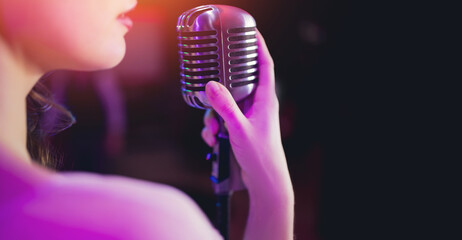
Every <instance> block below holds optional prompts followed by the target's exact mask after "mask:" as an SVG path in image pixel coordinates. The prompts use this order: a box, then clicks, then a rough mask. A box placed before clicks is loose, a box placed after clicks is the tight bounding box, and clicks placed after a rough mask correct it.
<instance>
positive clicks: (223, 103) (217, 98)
mask: <svg viewBox="0 0 462 240" xmlns="http://www.w3.org/2000/svg"><path fill="white" fill-rule="evenodd" d="M205 93H206V94H207V98H208V100H209V103H210V105H212V107H213V109H214V110H215V111H216V112H217V113H218V114H219V115H220V116H221V117H222V118H223V120H224V121H225V122H226V126H228V127H234V126H239V125H240V124H242V123H243V122H244V121H245V120H246V118H245V116H244V114H242V112H241V110H240V109H239V107H238V106H237V104H236V102H235V101H234V98H233V96H232V95H231V93H230V92H229V91H228V89H226V88H225V87H224V86H223V85H221V84H220V83H217V82H215V81H210V82H208V83H207V85H206V86H205Z"/></svg>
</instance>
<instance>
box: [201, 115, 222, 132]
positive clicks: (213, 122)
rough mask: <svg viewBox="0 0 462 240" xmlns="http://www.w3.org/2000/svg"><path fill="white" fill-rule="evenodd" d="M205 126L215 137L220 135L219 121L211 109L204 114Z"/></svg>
mask: <svg viewBox="0 0 462 240" xmlns="http://www.w3.org/2000/svg"><path fill="white" fill-rule="evenodd" d="M204 125H205V126H206V127H207V128H208V129H209V130H210V131H211V132H212V134H213V135H216V134H217V133H218V130H219V129H218V128H219V125H218V120H217V118H216V115H215V112H214V111H213V110H211V109H207V110H206V111H205V114H204Z"/></svg>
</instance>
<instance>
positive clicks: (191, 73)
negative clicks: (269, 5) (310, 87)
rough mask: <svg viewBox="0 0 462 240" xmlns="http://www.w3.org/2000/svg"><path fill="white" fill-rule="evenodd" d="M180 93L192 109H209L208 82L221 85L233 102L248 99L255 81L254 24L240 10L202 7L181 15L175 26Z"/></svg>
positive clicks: (255, 48)
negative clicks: (206, 91) (229, 94)
mask: <svg viewBox="0 0 462 240" xmlns="http://www.w3.org/2000/svg"><path fill="white" fill-rule="evenodd" d="M177 31H178V35H179V36H178V40H179V44H178V47H179V60H180V70H181V72H180V76H181V91H182V94H183V98H184V99H185V101H186V102H187V103H188V104H189V105H190V106H193V107H196V108H201V109H204V108H211V106H210V104H209V102H208V100H207V97H206V95H205V85H206V84H207V82H209V81H217V82H220V83H221V84H223V85H224V86H225V87H226V88H227V89H228V90H229V91H230V92H231V94H232V95H233V97H234V100H236V102H240V101H242V100H243V99H245V98H246V97H247V96H249V95H250V94H251V93H252V92H253V91H254V89H255V88H256V85H257V84H256V83H257V81H258V59H257V58H258V53H257V38H256V23H255V20H254V19H253V17H252V16H251V15H250V14H249V13H247V12H245V11H244V10H242V9H239V8H236V7H232V6H226V5H204V6H199V7H196V8H193V9H190V10H188V11H186V12H184V13H183V14H182V15H181V16H180V17H179V18H178V23H177Z"/></svg>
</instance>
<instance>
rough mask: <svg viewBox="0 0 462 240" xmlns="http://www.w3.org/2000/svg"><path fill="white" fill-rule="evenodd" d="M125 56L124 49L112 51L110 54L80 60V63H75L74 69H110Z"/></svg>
mask: <svg viewBox="0 0 462 240" xmlns="http://www.w3.org/2000/svg"><path fill="white" fill-rule="evenodd" d="M124 56H125V49H124V51H119V52H112V53H111V54H105V55H102V56H99V57H97V56H94V57H93V58H91V59H86V60H82V61H81V62H80V64H77V66H75V68H74V69H72V70H77V71H97V70H104V69H110V68H113V67H115V66H117V65H118V64H119V63H120V62H121V61H122V59H123V58H124Z"/></svg>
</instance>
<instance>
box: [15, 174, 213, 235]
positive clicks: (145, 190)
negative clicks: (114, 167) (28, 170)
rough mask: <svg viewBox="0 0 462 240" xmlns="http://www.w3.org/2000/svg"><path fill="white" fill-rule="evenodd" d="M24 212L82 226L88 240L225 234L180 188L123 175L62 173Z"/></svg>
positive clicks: (47, 220) (40, 190) (43, 220)
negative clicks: (218, 229)
mask: <svg viewBox="0 0 462 240" xmlns="http://www.w3.org/2000/svg"><path fill="white" fill-rule="evenodd" d="M22 212H23V213H24V214H26V215H27V218H29V219H33V220H39V222H40V223H42V224H43V223H48V224H49V226H53V225H55V224H57V225H58V226H65V227H66V229H67V227H70V228H72V229H77V230H79V229H80V230H82V231H80V232H79V234H84V236H82V237H85V238H87V239H88V237H89V236H87V235H88V234H90V235H91V236H98V237H96V238H98V239H101V236H107V237H108V238H109V239H111V238H117V239H146V238H149V237H152V238H154V237H155V238H159V239H196V238H197V239H217V238H219V235H218V234H217V232H216V230H215V229H213V227H212V225H211V224H210V222H209V220H208V219H207V217H206V216H205V214H204V213H203V212H202V211H201V210H200V208H199V207H198V206H197V204H195V202H194V201H193V200H192V199H191V198H189V197H188V196H187V195H186V194H184V193H183V192H181V191H180V190H178V189H176V188H174V187H171V186H168V185H163V184H158V183H152V182H148V181H143V180H136V179H131V178H128V177H123V176H115V175H99V174H92V173H83V172H74V173H62V174H56V177H54V178H52V180H51V181H50V182H49V183H48V184H45V185H43V186H42V187H40V188H38V189H37V191H36V192H35V193H34V195H33V197H31V199H30V201H27V202H25V204H24V205H23V206H22ZM54 227H55V229H56V226H54ZM178 228H181V229H182V230H181V231H178V230H179V229H178ZM59 229H61V228H59ZM53 231H54V230H53V229H50V232H53ZM85 234H87V235H85ZM92 234H93V235H92ZM196 236H197V237H196Z"/></svg>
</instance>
